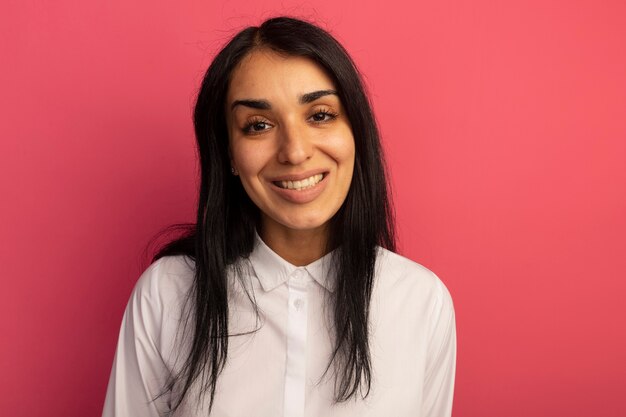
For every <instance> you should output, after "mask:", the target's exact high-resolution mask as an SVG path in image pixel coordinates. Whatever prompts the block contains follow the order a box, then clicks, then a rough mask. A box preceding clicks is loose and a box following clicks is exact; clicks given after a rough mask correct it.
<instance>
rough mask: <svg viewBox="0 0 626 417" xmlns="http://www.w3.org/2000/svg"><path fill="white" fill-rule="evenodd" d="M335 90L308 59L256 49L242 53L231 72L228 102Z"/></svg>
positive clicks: (314, 63) (316, 64)
mask: <svg viewBox="0 0 626 417" xmlns="http://www.w3.org/2000/svg"><path fill="white" fill-rule="evenodd" d="M323 89H335V85H334V83H333V82H332V80H331V78H330V77H329V76H328V74H327V73H326V71H324V69H323V68H322V67H321V66H320V65H319V64H318V63H316V62H315V61H313V60H312V59H310V58H306V57H301V56H290V55H283V54H279V53H277V52H274V51H271V50H268V49H260V50H255V51H253V52H251V53H250V54H248V55H246V56H245V57H244V58H243V59H242V60H241V62H240V63H239V65H237V67H235V69H234V70H233V72H232V74H231V78H230V83H229V86H228V95H227V99H228V101H229V102H230V101H233V100H236V99H241V98H266V99H270V100H271V98H272V97H280V96H281V95H282V96H285V95H286V96H293V97H297V96H300V95H302V94H305V93H308V92H311V91H316V90H323Z"/></svg>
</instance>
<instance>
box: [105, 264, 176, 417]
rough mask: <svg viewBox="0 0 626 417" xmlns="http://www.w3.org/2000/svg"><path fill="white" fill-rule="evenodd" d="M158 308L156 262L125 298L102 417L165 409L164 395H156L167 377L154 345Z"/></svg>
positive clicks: (148, 413) (143, 416)
mask: <svg viewBox="0 0 626 417" xmlns="http://www.w3.org/2000/svg"><path fill="white" fill-rule="evenodd" d="M162 309H163V304H162V302H161V300H160V298H159V291H158V263H157V264H153V265H152V266H151V267H150V268H148V269H147V270H146V272H144V274H143V275H142V276H141V277H140V279H139V280H138V281H137V284H136V286H135V289H134V290H133V293H132V295H131V297H130V300H129V301H128V305H127V307H126V311H125V313H124V318H123V319H122V327H121V330H120V335H119V340H118V344H117V350H116V352H115V359H114V361H113V369H112V370H111V377H110V379H109V386H108V389H107V394H106V399H105V402H104V410H103V413H102V416H103V417H127V416H128V417H130V416H132V417H148V416H150V417H152V416H155V417H156V416H160V415H163V414H164V413H165V412H167V410H168V408H169V407H168V398H167V396H161V397H159V398H156V397H158V396H159V394H160V393H161V391H162V389H163V387H164V386H165V382H166V379H167V377H168V370H167V367H166V366H165V363H164V361H163V359H162V357H161V353H160V352H159V349H158V346H159V343H158V342H159V338H160V329H161V321H162V317H163V311H162Z"/></svg>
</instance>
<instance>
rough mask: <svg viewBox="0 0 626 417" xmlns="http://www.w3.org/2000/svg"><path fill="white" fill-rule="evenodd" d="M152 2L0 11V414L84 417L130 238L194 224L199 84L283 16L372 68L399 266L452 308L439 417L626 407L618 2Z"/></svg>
mask: <svg viewBox="0 0 626 417" xmlns="http://www.w3.org/2000/svg"><path fill="white" fill-rule="evenodd" d="M165 3H166V2H155V1H146V0H142V1H132V2H129V1H126V0H125V1H120V0H117V1H106V2H104V1H87V2H85V1H69V0H63V1H59V0H57V1H50V2H45V1H26V0H24V1H16V0H14V1H8V2H7V1H5V2H2V6H0V28H1V29H0V33H1V37H2V39H1V41H0V48H1V49H0V56H1V57H2V64H0V91H1V94H2V99H1V100H0V109H1V111H0V120H1V131H0V135H1V136H0V173H1V175H0V201H1V202H0V219H1V220H0V233H1V240H0V273H1V275H0V276H1V277H2V284H3V285H2V286H3V289H2V291H1V292H0V317H1V319H0V320H1V321H0V324H1V329H0V410H2V411H1V414H2V415H6V416H29V417H32V416H64V417H67V416H77V417H78V416H81V417H82V416H95V415H98V414H99V413H100V412H101V407H102V403H103V399H104V393H105V389H106V384H107V381H108V377H109V372H110V368H111V363H112V360H113V354H114V350H115V344H116V339H117V334H118V330H119V325H120V320H121V317H122V313H123V310H124V307H125V304H126V301H127V299H128V296H129V293H130V291H131V289H132V287H133V285H134V282H135V280H136V279H137V277H138V276H139V274H140V273H141V271H142V270H143V268H145V267H146V266H147V261H148V256H147V254H146V245H147V243H148V241H149V240H150V238H151V237H152V236H153V235H154V234H155V233H156V232H157V231H158V230H160V229H161V228H162V227H164V226H166V225H168V224H171V223H174V222H181V221H190V220H193V218H194V214H193V211H194V199H195V187H196V186H195V169H196V165H195V155H194V148H193V146H194V145H193V134H192V125H191V108H192V104H193V100H194V93H195V91H196V89H197V87H198V85H199V82H200V79H201V77H202V74H203V72H204V70H205V69H206V66H207V65H208V63H209V62H210V60H211V58H212V56H213V54H214V53H215V52H216V50H217V49H218V48H219V47H220V46H221V45H222V44H223V43H224V42H225V40H226V39H228V38H229V37H230V36H231V35H232V34H233V33H234V32H235V31H236V30H237V29H239V28H241V27H242V26H244V25H248V24H254V23H258V22H259V21H260V20H261V19H263V18H266V17H269V16H271V15H274V14H279V13H289V14H294V15H298V16H301V17H307V18H311V19H313V20H315V21H317V22H318V23H320V24H321V25H322V26H324V27H326V28H328V29H329V30H331V32H332V33H334V34H335V35H336V36H337V38H338V39H339V40H340V41H341V42H343V43H344V45H345V46H346V47H347V49H348V50H349V51H350V52H351V53H352V55H353V56H354V58H355V60H356V62H357V63H358V65H359V66H360V68H361V70H362V72H363V73H364V74H365V77H366V82H367V84H368V87H369V89H370V92H371V96H372V99H373V101H374V106H375V110H376V112H377V116H378V118H379V121H380V125H381V129H382V134H383V140H384V145H385V148H386V150H387V153H388V160H389V163H390V167H391V174H392V180H393V188H394V192H395V195H396V206H397V212H398V225H399V231H400V238H401V242H400V243H401V245H400V246H401V252H402V253H403V254H404V255H406V256H408V257H410V258H412V259H414V260H416V261H418V262H420V263H422V264H424V265H425V266H427V267H429V268H430V269H432V270H433V271H435V272H436V273H437V274H438V275H439V276H440V277H441V278H442V280H443V281H444V282H445V283H446V285H447V286H448V288H449V289H450V291H451V293H452V295H453V298H454V301H455V306H456V313H457V325H458V343H459V344H458V373H457V385H456V395H455V404H454V415H455V416H457V417H463V416H468V417H501V416H507V417H517V416H519V417H528V416H535V417H537V416H546V417H548V416H550V417H553V416H568V417H569V416H594V417H599V416H602V417H604V416H607V417H608V416H624V415H626V402H624V393H625V390H626V323H625V321H626V320H625V317H626V312H625V310H626V309H625V307H624V304H625V301H624V298H625V293H626V282H625V278H626V273H625V271H626V3H624V2H623V1H621V0H616V1H597V0H587V1H534V0H533V1H520V2H511V1H508V2H499V1H485V0H465V1H463V0H447V1H428V2H425V1H416V2H408V1H407V2H405V3H399V2H398V3H397V4H394V2H389V1H384V2H379V1H377V2H374V1H362V2H360V3H356V2H354V3H352V2H348V1H346V2H341V1H336V0H315V1H287V0H283V1H252V0H247V1H243V0H242V1H225V0H224V1H212V2H200V1H190V0H187V1H180V2H167V3H169V4H165ZM149 250H150V249H148V251H149Z"/></svg>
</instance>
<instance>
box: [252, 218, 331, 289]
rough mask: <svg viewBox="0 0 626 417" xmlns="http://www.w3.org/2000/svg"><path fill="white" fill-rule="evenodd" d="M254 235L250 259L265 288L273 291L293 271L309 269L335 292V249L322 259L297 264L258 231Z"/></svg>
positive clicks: (319, 281) (327, 287)
mask: <svg viewBox="0 0 626 417" xmlns="http://www.w3.org/2000/svg"><path fill="white" fill-rule="evenodd" d="M254 236H255V242H254V249H253V250H252V253H251V254H250V257H249V259H250V262H251V263H252V268H254V272H255V273H256V276H257V278H258V279H259V281H260V282H261V286H262V287H263V290H265V291H271V290H273V289H274V288H276V287H278V286H280V285H282V284H283V283H284V282H286V281H287V280H288V279H289V278H290V277H291V276H292V274H293V272H294V271H296V270H298V269H304V270H305V271H307V272H308V274H309V275H310V276H311V277H312V278H313V279H314V280H315V281H317V283H318V284H320V285H321V286H322V287H324V288H326V289H327V290H328V291H330V292H333V291H334V290H335V281H336V274H335V269H334V268H333V264H332V254H333V252H334V251H333V252H329V253H327V254H326V255H324V256H323V257H321V258H320V259H318V260H316V261H314V262H312V263H310V264H308V265H306V266H295V265H292V264H290V263H289V262H287V261H286V260H284V259H283V258H281V257H280V256H279V255H278V254H277V253H276V252H274V251H273V250H272V249H270V247H269V246H267V244H265V242H263V240H262V239H261V237H260V236H259V234H258V233H257V232H256V231H255V232H254Z"/></svg>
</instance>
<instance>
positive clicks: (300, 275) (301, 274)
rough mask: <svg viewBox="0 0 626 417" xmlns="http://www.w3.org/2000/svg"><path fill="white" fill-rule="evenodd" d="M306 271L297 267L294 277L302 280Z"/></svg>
mask: <svg viewBox="0 0 626 417" xmlns="http://www.w3.org/2000/svg"><path fill="white" fill-rule="evenodd" d="M305 274H306V272H305V271H304V270H302V269H296V270H295V271H294V273H293V277H294V278H295V279H297V280H302V279H303V278H304V276H305Z"/></svg>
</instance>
